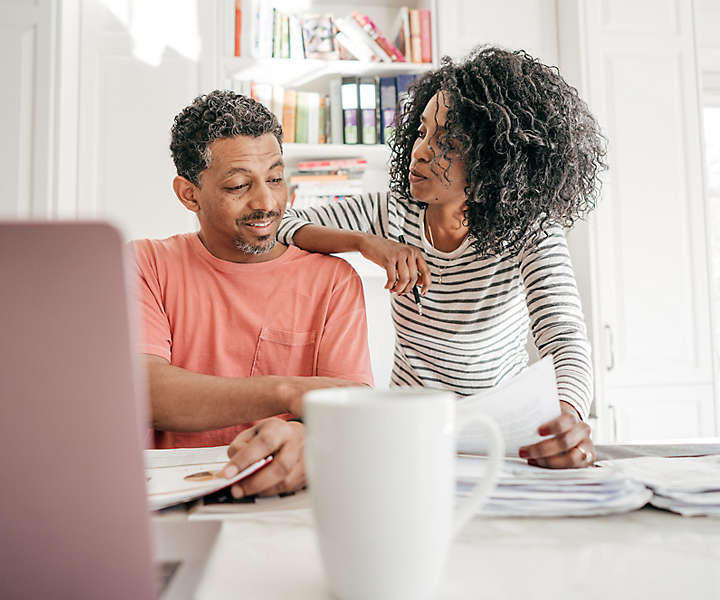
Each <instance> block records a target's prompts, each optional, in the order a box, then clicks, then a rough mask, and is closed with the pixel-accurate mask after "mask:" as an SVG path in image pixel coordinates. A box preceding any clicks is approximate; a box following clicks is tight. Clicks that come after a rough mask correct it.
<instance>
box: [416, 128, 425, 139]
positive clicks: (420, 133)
mask: <svg viewBox="0 0 720 600" xmlns="http://www.w3.org/2000/svg"><path fill="white" fill-rule="evenodd" d="M417 133H418V137H419V138H424V137H425V132H424V131H423V130H422V129H418V132H417Z"/></svg>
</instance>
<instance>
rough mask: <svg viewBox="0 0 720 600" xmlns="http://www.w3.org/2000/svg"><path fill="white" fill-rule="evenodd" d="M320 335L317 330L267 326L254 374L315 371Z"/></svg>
mask: <svg viewBox="0 0 720 600" xmlns="http://www.w3.org/2000/svg"><path fill="white" fill-rule="evenodd" d="M317 339H318V332H317V331H283V330H281V329H272V328H270V327H263V328H262V330H261V331H260V337H259V338H258V343H257V346H256V348H255V356H254V358H253V365H252V369H251V370H250V375H302V376H311V375H315V374H316V371H317V369H316V364H315V363H316V355H317V352H316V346H317V343H316V342H317Z"/></svg>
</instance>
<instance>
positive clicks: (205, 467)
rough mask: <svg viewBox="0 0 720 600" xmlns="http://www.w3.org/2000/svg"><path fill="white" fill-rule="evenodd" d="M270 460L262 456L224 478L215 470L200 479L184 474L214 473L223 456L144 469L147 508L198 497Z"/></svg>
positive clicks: (221, 486) (218, 467) (222, 465)
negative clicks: (188, 478)
mask: <svg viewBox="0 0 720 600" xmlns="http://www.w3.org/2000/svg"><path fill="white" fill-rule="evenodd" d="M271 460H272V456H269V457H267V458H263V459H261V460H259V461H257V462H255V463H253V464H252V465H250V466H249V467H248V468H247V469H244V470H243V471H240V473H238V474H237V475H235V477H232V478H231V479H225V478H224V477H222V476H221V475H219V474H218V475H215V476H212V477H211V478H209V479H205V480H200V481H197V480H194V481H193V480H191V481H188V480H187V479H185V477H187V476H188V475H193V474H195V473H201V472H208V473H213V474H215V473H217V472H218V471H219V470H220V469H222V468H223V467H224V466H225V465H226V464H227V460H224V461H222V462H212V463H203V464H183V465H177V466H168V467H156V468H151V469H146V470H145V477H146V480H147V482H146V483H147V496H148V505H149V507H150V510H160V509H161V508H166V507H168V506H173V505H175V504H180V503H181V502H188V501H190V500H195V499H196V498H201V497H202V496H205V495H206V494H211V493H212V492H216V491H217V490H221V489H223V488H225V487H227V486H229V485H232V484H233V483H235V482H237V481H240V480H241V479H243V478H245V477H247V476H248V475H250V474H251V473H253V472H255V471H257V470H258V469H260V468H261V467H263V466H264V465H265V464H267V463H268V462H270V461H271Z"/></svg>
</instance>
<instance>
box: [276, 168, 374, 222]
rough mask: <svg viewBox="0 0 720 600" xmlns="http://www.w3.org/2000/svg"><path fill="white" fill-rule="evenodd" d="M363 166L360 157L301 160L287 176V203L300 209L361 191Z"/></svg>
mask: <svg viewBox="0 0 720 600" xmlns="http://www.w3.org/2000/svg"><path fill="white" fill-rule="evenodd" d="M366 166H367V160H366V159H364V158H359V157H358V158H331V159H320V160H311V161H300V162H299V163H298V164H297V167H296V168H295V169H294V170H293V171H292V173H290V176H289V178H288V183H289V185H290V201H289V204H290V206H292V207H293V208H297V209H300V210H302V209H305V208H312V207H315V206H321V205H324V204H329V203H331V202H337V201H338V200H342V199H343V198H345V197H347V196H350V195H353V194H360V193H362V191H363V185H362V177H363V173H364V172H365V168H366Z"/></svg>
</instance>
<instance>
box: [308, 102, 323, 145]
mask: <svg viewBox="0 0 720 600" xmlns="http://www.w3.org/2000/svg"><path fill="white" fill-rule="evenodd" d="M306 102H307V111H308V131H307V143H308V144H318V143H319V141H318V140H319V136H320V94H316V93H314V92H308V95H307V97H306Z"/></svg>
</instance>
